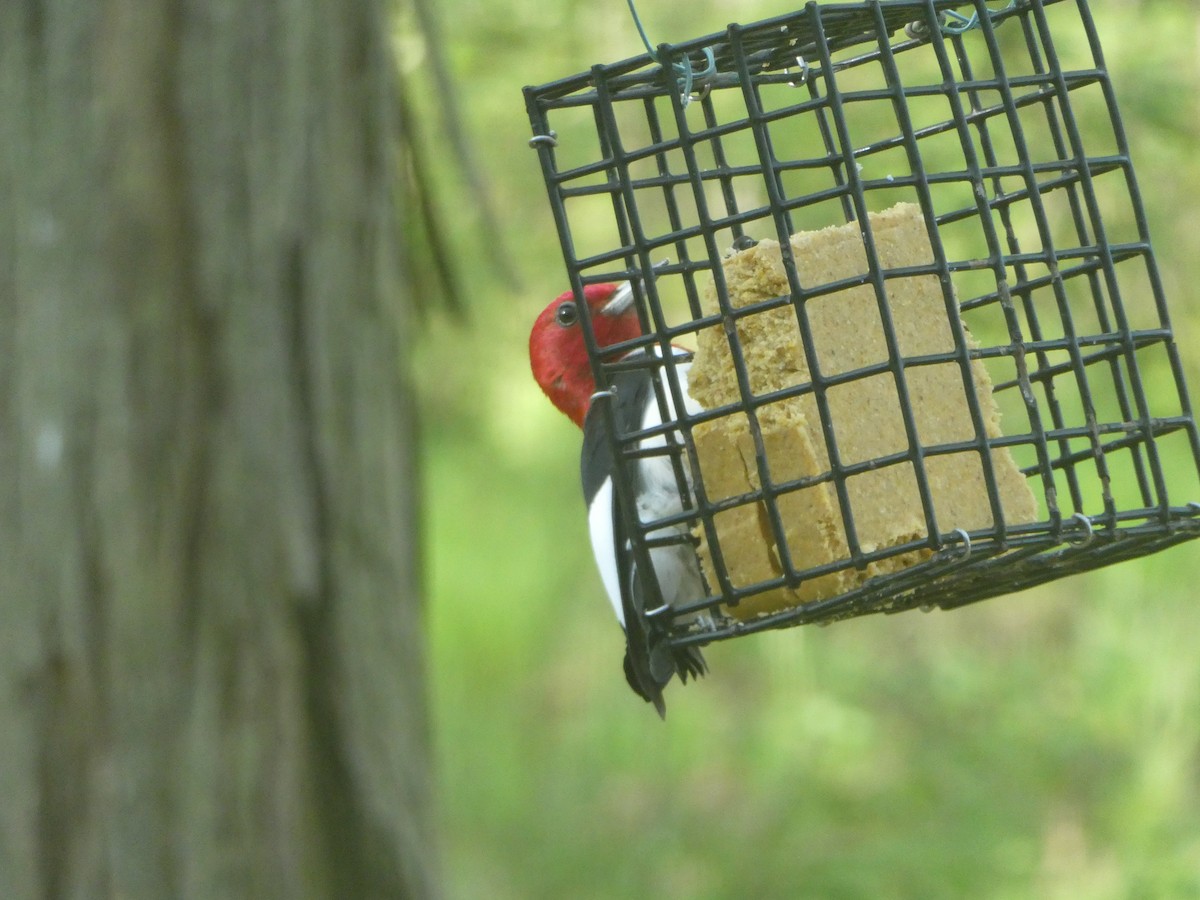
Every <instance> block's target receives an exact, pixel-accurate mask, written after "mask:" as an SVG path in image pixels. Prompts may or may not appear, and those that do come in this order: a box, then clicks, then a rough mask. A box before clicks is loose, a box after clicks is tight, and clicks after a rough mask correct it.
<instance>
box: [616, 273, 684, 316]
mask: <svg viewBox="0 0 1200 900" xmlns="http://www.w3.org/2000/svg"><path fill="white" fill-rule="evenodd" d="M668 263H670V260H669V259H664V260H662V261H661V262H657V263H655V264H654V268H656V269H661V268H662V267H663V266H665V265H667V264H668ZM632 305H633V282H630V281H626V282H623V283H622V284H621V286H620V287H619V288H617V292H616V293H615V294H613V295H612V299H611V300H609V301H608V302H607V303H605V304H604V305H603V306H602V307H600V314H601V315H604V316H619V315H621V314H622V313H624V312H625V311H626V310H627V309H629V307H630V306H632Z"/></svg>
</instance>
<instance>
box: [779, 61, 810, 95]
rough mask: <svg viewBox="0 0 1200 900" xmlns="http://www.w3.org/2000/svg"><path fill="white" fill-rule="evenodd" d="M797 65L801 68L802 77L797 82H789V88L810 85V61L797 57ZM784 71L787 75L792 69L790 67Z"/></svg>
mask: <svg viewBox="0 0 1200 900" xmlns="http://www.w3.org/2000/svg"><path fill="white" fill-rule="evenodd" d="M796 63H797V64H798V65H799V66H800V77H799V78H798V79H796V80H795V81H789V82H788V87H802V86H803V85H806V84H808V75H809V71H810V69H809V65H808V60H807V59H805V58H804V57H803V56H797V57H796ZM783 71H784V72H785V73H788V72H791V67H790V66H789V67H788V68H786V69H784V70H783Z"/></svg>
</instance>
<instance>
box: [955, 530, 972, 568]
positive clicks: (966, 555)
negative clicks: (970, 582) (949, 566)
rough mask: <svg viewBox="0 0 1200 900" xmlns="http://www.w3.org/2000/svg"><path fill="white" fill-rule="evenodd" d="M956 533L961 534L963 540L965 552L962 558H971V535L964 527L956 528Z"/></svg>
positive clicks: (964, 559)
mask: <svg viewBox="0 0 1200 900" xmlns="http://www.w3.org/2000/svg"><path fill="white" fill-rule="evenodd" d="M954 533H955V534H957V535H959V536H960V537H961V538H962V540H963V553H962V556H961V557H960V559H962V560H963V561H966V560H968V559H970V558H971V536H970V535H969V534H967V532H966V531H965V530H963V529H962V528H955V529H954Z"/></svg>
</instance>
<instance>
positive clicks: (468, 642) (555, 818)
mask: <svg viewBox="0 0 1200 900" xmlns="http://www.w3.org/2000/svg"><path fill="white" fill-rule="evenodd" d="M1095 6H1096V7H1097V9H1096V14H1097V16H1098V18H1099V25H1100V29H1101V34H1102V37H1103V38H1104V40H1105V50H1106V54H1107V57H1108V62H1109V65H1110V68H1111V69H1112V71H1113V75H1114V80H1115V83H1116V87H1117V90H1118V96H1119V98H1120V100H1121V101H1122V108H1123V113H1124V118H1125V123H1126V127H1127V129H1128V132H1129V137H1130V140H1131V142H1132V144H1133V150H1134V158H1135V162H1136V163H1137V164H1138V167H1139V175H1140V179H1141V183H1142V187H1143V189H1144V191H1145V194H1146V196H1145V200H1146V205H1147V210H1148V215H1149V220H1150V223H1151V228H1152V231H1153V233H1154V235H1155V239H1156V247H1157V251H1158V257H1159V263H1160V265H1161V267H1162V269H1163V274H1164V278H1165V284H1166V289H1167V292H1168V296H1169V298H1170V300H1171V303H1172V314H1173V317H1174V324H1175V326H1176V329H1177V333H1178V339H1179V344H1180V346H1181V347H1182V350H1183V354H1184V357H1185V360H1186V364H1187V367H1188V374H1189V380H1190V383H1191V386H1192V388H1193V389H1197V390H1200V377H1197V376H1198V370H1200V347H1198V341H1197V336H1198V335H1200V311H1198V310H1200V307H1198V304H1197V288H1196V285H1197V282H1198V281H1200V263H1198V260H1200V227H1197V223H1198V222H1200V160H1198V159H1197V148H1198V147H1200V30H1198V26H1197V20H1196V16H1195V8H1194V5H1193V3H1192V0H1158V2H1151V0H1143V2H1137V0H1123V2H1117V0H1109V2H1105V3H1104V4H1095ZM643 7H644V8H643V9H642V13H643V18H644V20H645V22H646V26H647V29H648V30H649V32H650V35H651V37H652V39H655V40H683V39H686V38H689V37H693V36H696V35H700V34H705V33H708V32H712V31H716V30H719V29H721V28H723V27H724V25H725V24H726V23H727V22H728V21H734V20H737V21H743V22H748V21H753V20H754V19H757V18H762V17H765V16H768V15H775V14H779V13H781V12H786V11H787V10H788V9H789V8H791V7H789V5H787V4H781V3H779V2H773V3H769V2H762V0H747V2H739V3H731V2H720V0H688V2H681V0H669V2H668V0H664V2H661V3H659V4H650V3H644V4H643ZM446 16H447V18H448V19H449V18H450V16H451V14H450V13H446ZM443 27H444V30H445V33H446V37H447V51H448V52H449V54H450V58H451V62H452V65H453V69H454V71H455V73H456V77H457V79H458V83H459V85H460V92H461V93H460V97H459V99H460V102H461V103H462V105H463V108H464V111H465V113H466V116H467V126H468V129H469V132H470V134H471V136H472V138H473V140H474V141H475V142H477V149H478V152H479V153H480V158H481V163H482V165H483V167H484V169H485V171H486V174H487V177H488V180H489V182H490V185H491V188H492V190H493V191H494V192H495V199H496V201H497V204H498V206H499V208H500V210H501V212H502V216H503V218H504V220H505V221H506V222H507V223H508V227H507V229H506V231H505V233H504V235H503V241H504V244H505V247H504V250H505V252H506V253H508V254H509V255H510V256H511V257H512V258H513V261H514V263H515V268H516V270H517V272H518V274H519V275H520V278H521V280H522V284H521V288H520V290H519V291H514V290H512V289H510V288H506V287H504V286H503V283H502V280H501V279H500V278H499V277H498V276H497V275H496V274H495V273H494V272H493V271H491V270H490V269H489V268H488V267H487V266H486V265H485V264H484V262H483V260H484V259H485V257H486V254H484V253H483V252H482V250H483V246H482V244H481V242H483V241H487V240H490V238H488V237H486V236H482V235H481V234H480V233H479V224H480V222H479V217H478V215H477V211H476V204H474V203H473V202H472V200H471V198H470V197H468V196H466V194H465V191H464V190H463V189H462V187H461V185H460V184H459V183H458V182H457V181H456V180H455V175H454V173H453V172H452V171H449V170H447V171H441V170H439V171H437V172H435V173H433V174H434V177H435V178H436V180H437V185H436V187H437V189H438V191H439V193H440V195H441V196H442V197H443V198H444V202H446V203H448V204H450V208H452V209H453V210H455V214H454V216H453V218H454V229H455V233H454V235H453V243H454V246H455V247H456V248H457V255H458V263H459V265H460V267H461V269H462V272H463V279H464V284H465V286H466V288H467V293H468V295H469V298H470V302H469V310H468V319H467V322H466V323H465V324H464V323H455V322H451V321H448V320H445V319H441V318H438V317H437V316H433V317H432V318H431V319H430V320H429V321H427V323H426V329H425V334H424V336H423V338H422V340H421V342H420V346H419V347H418V348H417V361H416V368H417V373H418V379H419V386H420V390H421V398H422V404H423V411H424V433H423V441H424V469H425V471H424V477H425V485H426V501H425V502H426V507H425V528H426V532H425V548H426V549H425V552H426V556H427V566H428V573H429V587H430V608H429V625H430V638H431V660H432V708H433V724H434V728H435V741H436V746H437V764H438V771H437V776H436V777H437V780H438V794H439V797H440V804H441V816H442V834H443V841H444V857H445V868H446V873H447V878H448V883H449V894H450V895H451V896H452V897H461V898H470V897H482V896H486V897H489V898H494V900H508V898H514V900H515V898H534V897H547V898H550V897H553V898H559V897H571V898H591V897H595V898H608V897H664V898H726V897H728V898H735V897H762V898H774V897H779V898H784V897H787V898H797V897H800V898H807V897H813V898H841V897H845V898H859V897H864V898H908V897H920V898H940V897H983V898H1024V897H1046V898H1079V897H1086V898H1126V897H1148V898H1151V897H1152V898H1174V897H1181V898H1183V897H1197V896H1200V817H1198V816H1197V812H1196V810H1197V807H1200V653H1197V643H1198V642H1197V637H1198V635H1200V604H1198V602H1197V596H1196V591H1197V586H1196V583H1197V581H1200V564H1198V553H1200V550H1198V548H1197V547H1196V546H1195V545H1184V546H1183V547H1180V548H1176V549H1174V550H1172V551H1169V552H1167V553H1163V554H1160V555H1158V556H1155V557H1151V558H1148V559H1146V560H1143V561H1140V562H1135V563H1128V564H1124V565H1121V566H1118V567H1113V568H1108V569H1105V570H1101V571H1099V572H1096V573H1093V574H1091V575H1085V576H1078V577H1075V578H1071V579H1067V580H1064V581H1061V582H1058V583H1056V584H1052V585H1048V586H1044V587H1042V588H1038V589H1034V590H1030V591H1026V592H1024V593H1022V594H1019V595H1015V596H1009V597H1004V598H999V599H994V600H991V601H988V602H986V603H983V604H980V605H978V606H975V607H970V608H966V609H963V610H959V611H955V612H950V613H945V612H937V613H933V614H930V615H921V614H919V613H907V614H904V615H900V616H896V617H882V616H876V617H871V618H867V619H861V620H857V621H851V622H845V623H839V624H837V625H835V626H833V627H830V628H824V629H817V628H802V629H792V630H789V631H785V632H780V633H775V634H768V635H760V636H754V637H750V638H745V639H741V640H737V641H730V642H726V643H723V644H719V645H715V646H713V647H711V648H710V649H709V650H708V658H709V661H710V664H711V667H712V673H711V675H710V676H709V677H708V678H707V679H705V680H704V681H702V682H701V683H700V684H698V685H696V686H688V687H686V688H680V687H678V686H675V687H673V688H672V689H671V690H670V691H669V693H668V703H669V707H670V714H669V717H668V720H667V722H666V723H665V724H664V723H661V722H659V721H658V719H657V717H656V716H655V715H654V714H653V711H652V710H651V709H650V708H649V707H648V706H647V705H645V704H643V703H642V702H641V701H640V700H638V699H637V698H636V697H634V696H633V695H632V694H631V693H630V692H629V690H628V688H627V687H626V686H625V683H624V679H623V678H622V676H621V671H620V659H621V652H622V649H621V648H622V641H621V635H620V631H619V629H618V627H617V625H616V624H615V623H614V622H613V621H612V618H611V613H610V611H609V608H608V604H607V602H606V600H605V598H604V596H603V592H602V588H601V586H600V584H599V581H598V579H597V577H596V575H595V573H594V571H593V565H592V561H591V556H590V550H589V546H588V541H587V535H586V528H585V522H584V515H583V508H582V504H581V501H580V498H579V494H578V487H577V484H576V473H577V453H578V445H579V434H578V432H577V430H576V429H575V428H574V426H572V425H571V424H570V423H569V422H568V421H567V420H566V419H565V418H564V417H563V416H561V415H560V414H559V413H557V412H556V411H555V410H554V409H553V408H552V407H551V406H550V405H549V404H548V403H547V402H546V401H545V400H544V398H543V397H542V396H541V395H540V393H539V391H538V389H537V387H536V385H535V384H534V383H533V381H532V380H531V379H530V377H529V375H528V363H527V359H526V341H527V335H528V328H529V325H530V324H531V322H532V319H533V317H534V315H535V314H536V313H537V311H538V310H540V309H541V307H542V306H543V305H544V304H545V303H546V302H548V300H549V299H550V298H551V297H553V296H554V295H555V294H557V293H558V292H560V291H561V290H562V289H563V287H564V283H563V282H564V275H563V267H562V262H561V258H560V256H559V250H558V244H557V238H556V236H555V234H554V231H553V225H552V222H551V219H550V214H549V211H548V208H547V206H546V203H545V193H544V188H543V187H542V185H541V181H540V174H539V171H538V168H537V164H536V159H535V156H534V154H533V152H532V151H530V150H529V149H528V147H527V146H526V140H527V138H528V136H529V128H528V122H527V119H526V117H525V112H524V107H523V102H522V98H521V94H520V88H521V87H522V86H523V85H525V84H537V83H542V82H545V81H549V80H552V79H554V78H558V77H561V76H563V75H567V74H572V73H574V72H576V71H581V70H583V69H585V68H587V67H588V66H589V65H591V64H592V63H593V62H601V61H612V60H615V59H620V58H624V57H627V56H632V55H635V54H636V53H638V52H639V50H640V45H639V43H638V40H637V36H636V33H635V31H634V29H633V25H632V23H631V21H630V20H629V17H628V14H627V12H626V10H625V5H624V4H623V3H621V2H620V0H610V2H608V3H605V4H600V3H586V4H585V3H581V2H565V3H534V2H529V0H501V2H484V0H460V2H458V3H456V4H455V5H454V10H453V14H452V21H450V20H448V21H446V22H444V24H443ZM412 35H413V31H412V29H410V28H405V27H402V29H401V36H400V38H399V40H400V41H401V48H402V55H403V58H404V61H405V64H406V65H408V66H411V67H413V68H414V69H418V70H419V68H420V66H421V64H422V47H421V45H420V42H419V39H417V38H416V37H413V36H412ZM421 99H422V102H423V103H424V104H426V105H427V106H428V107H429V108H430V109H432V108H433V107H435V106H436V97H433V96H425V97H423V98H421ZM430 140H431V142H435V141H436V137H432V136H431V137H430ZM436 149H437V148H436V145H434V146H431V150H433V151H436ZM1180 448H1181V449H1182V445H1181V444H1180ZM1197 499H1200V498H1197Z"/></svg>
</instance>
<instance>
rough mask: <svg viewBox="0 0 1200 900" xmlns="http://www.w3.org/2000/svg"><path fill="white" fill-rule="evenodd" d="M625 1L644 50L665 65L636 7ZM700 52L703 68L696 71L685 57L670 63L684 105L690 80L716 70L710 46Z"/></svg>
mask: <svg viewBox="0 0 1200 900" xmlns="http://www.w3.org/2000/svg"><path fill="white" fill-rule="evenodd" d="M626 3H628V4H629V14H630V15H631V16H633V24H634V25H636V26H637V30H638V34H639V35H640V36H641V38H642V43H643V44H644V45H645V47H646V52H647V53H648V54H650V58H651V59H652V60H654V61H655V62H656V63H658V64H659V65H660V66H663V65H665V64H664V63H663V61H662V59H661V58H660V56H659V53H658V51H657V50H655V49H654V47H653V45H652V44H651V43H650V38H649V37H647V36H646V29H645V28H644V27H643V26H642V19H641V17H640V16H639V15H638V12H637V7H636V6H635V5H634V2H633V0H626ZM702 52H703V53H704V62H705V65H704V68H703V69H700V70H698V71H697V69H696V68H695V66H694V65H693V64H692V61H691V60H690V59H688V58H686V57H685V58H684V59H682V60H679V61H677V62H673V63H671V67H672V68H673V69H674V70H675V78H676V82H677V83H678V84H679V93H680V94H681V95H682V97H683V105H684V106H687V105H688V104H689V103H691V102H692V82H693V81H694V80H695V79H697V78H707V77H708V76H709V75H713V74H715V73H716V71H717V58H716V54H714V53H713V49H712V47H705V48H704V50H703V51H702Z"/></svg>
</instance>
